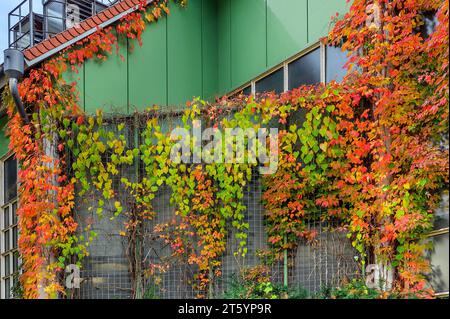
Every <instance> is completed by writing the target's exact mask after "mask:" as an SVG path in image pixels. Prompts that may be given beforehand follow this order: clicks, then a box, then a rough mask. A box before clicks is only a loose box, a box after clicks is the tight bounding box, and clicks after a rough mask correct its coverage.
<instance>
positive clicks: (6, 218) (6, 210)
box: [3, 206, 9, 228]
mask: <svg viewBox="0 0 450 319" xmlns="http://www.w3.org/2000/svg"><path fill="white" fill-rule="evenodd" d="M8 227H9V206H7V207H5V208H4V209H3V228H8Z"/></svg>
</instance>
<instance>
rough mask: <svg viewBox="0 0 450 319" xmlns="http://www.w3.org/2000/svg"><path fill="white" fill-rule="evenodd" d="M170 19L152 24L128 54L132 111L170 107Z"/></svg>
mask: <svg viewBox="0 0 450 319" xmlns="http://www.w3.org/2000/svg"><path fill="white" fill-rule="evenodd" d="M166 29H167V19H161V20H160V21H158V22H157V23H156V24H155V23H152V24H149V25H148V27H147V29H146V31H145V32H144V33H143V34H142V41H143V44H142V47H141V46H139V45H138V44H137V43H136V44H135V46H134V49H133V50H132V51H130V52H129V54H128V67H129V70H128V72H129V79H128V85H129V94H130V96H129V98H130V112H133V111H134V110H144V109H145V108H147V107H149V106H152V105H155V104H156V105H167V45H166V35H167V32H166V31H167V30H166Z"/></svg>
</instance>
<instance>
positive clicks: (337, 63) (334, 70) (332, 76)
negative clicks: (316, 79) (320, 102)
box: [326, 46, 348, 83]
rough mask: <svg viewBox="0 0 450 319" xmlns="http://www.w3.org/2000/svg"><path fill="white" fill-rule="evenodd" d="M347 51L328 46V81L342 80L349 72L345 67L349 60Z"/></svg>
mask: <svg viewBox="0 0 450 319" xmlns="http://www.w3.org/2000/svg"><path fill="white" fill-rule="evenodd" d="M347 59H348V58H347V52H346V51H344V52H342V50H341V48H337V47H332V46H329V47H327V58H326V82H327V83H329V82H331V81H333V80H334V81H336V82H340V81H342V79H343V77H344V76H345V75H346V74H347V69H345V68H344V65H345V63H346V62H347Z"/></svg>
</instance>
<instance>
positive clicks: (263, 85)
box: [255, 69, 284, 94]
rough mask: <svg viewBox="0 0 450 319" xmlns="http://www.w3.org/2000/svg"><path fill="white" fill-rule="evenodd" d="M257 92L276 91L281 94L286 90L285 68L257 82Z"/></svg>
mask: <svg viewBox="0 0 450 319" xmlns="http://www.w3.org/2000/svg"><path fill="white" fill-rule="evenodd" d="M255 90H256V93H263V92H275V93H277V94H280V93H282V92H283V91H284V70H283V69H279V70H277V71H275V72H273V73H271V74H269V75H268V76H266V77H265V78H263V79H261V80H259V81H258V82H256V87H255Z"/></svg>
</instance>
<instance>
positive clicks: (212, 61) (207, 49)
mask: <svg viewBox="0 0 450 319" xmlns="http://www.w3.org/2000/svg"><path fill="white" fill-rule="evenodd" d="M202 6H203V7H202V64H203V70H202V72H203V78H202V81H203V91H202V97H203V98H204V99H206V100H210V99H213V98H214V97H215V96H216V95H217V93H218V70H217V66H218V51H217V45H218V41H217V1H216V0H202Z"/></svg>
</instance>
